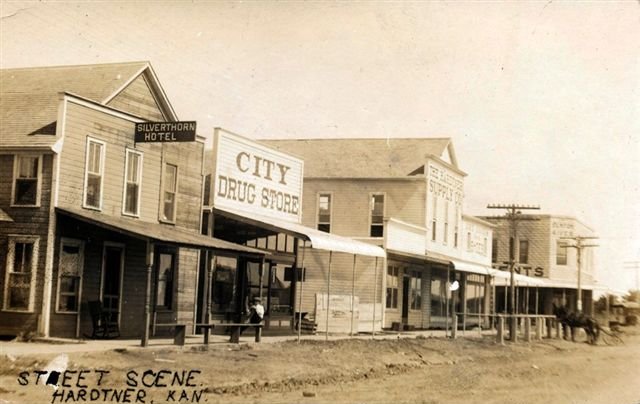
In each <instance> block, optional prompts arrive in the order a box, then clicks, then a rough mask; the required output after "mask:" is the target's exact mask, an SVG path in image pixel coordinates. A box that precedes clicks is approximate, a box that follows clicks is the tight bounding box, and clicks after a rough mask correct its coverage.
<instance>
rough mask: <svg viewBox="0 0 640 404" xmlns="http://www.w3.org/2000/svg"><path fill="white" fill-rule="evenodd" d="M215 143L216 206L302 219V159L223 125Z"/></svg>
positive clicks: (218, 130)
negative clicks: (239, 134) (224, 127)
mask: <svg viewBox="0 0 640 404" xmlns="http://www.w3.org/2000/svg"><path fill="white" fill-rule="evenodd" d="M214 147H215V149H214V152H215V153H216V163H215V172H214V188H213V189H214V191H213V194H214V198H213V205H214V207H216V208H220V209H225V208H227V209H231V210H234V211H240V212H246V213H249V214H258V215H262V216H268V217H272V218H278V219H282V220H286V221H289V222H295V223H300V221H301V218H302V206H301V203H302V173H303V165H304V163H303V161H302V160H300V159H297V158H295V157H292V156H289V155H287V154H284V153H281V152H279V151H277V150H274V149H270V148H268V147H265V146H263V145H261V144H258V143H256V142H253V141H251V140H249V139H245V138H243V137H241V136H238V135H235V134H232V133H229V132H226V131H223V130H221V129H217V130H216V132H215V135H214ZM249 216H250V215H249Z"/></svg>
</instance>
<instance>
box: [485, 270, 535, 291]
mask: <svg viewBox="0 0 640 404" xmlns="http://www.w3.org/2000/svg"><path fill="white" fill-rule="evenodd" d="M489 271H490V274H491V276H492V277H493V278H494V281H493V282H494V285H496V286H509V282H510V279H511V273H510V272H508V271H501V270H499V269H490V270H489ZM513 277H514V281H515V284H516V286H538V287H541V286H543V285H544V282H543V280H542V279H540V278H534V277H531V276H526V275H521V274H518V273H514V274H513ZM498 280H500V282H497V281H498Z"/></svg>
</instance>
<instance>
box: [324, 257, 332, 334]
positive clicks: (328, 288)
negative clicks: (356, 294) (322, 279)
mask: <svg viewBox="0 0 640 404" xmlns="http://www.w3.org/2000/svg"><path fill="white" fill-rule="evenodd" d="M332 257H333V251H329V273H328V274H327V333H326V334H325V336H324V340H325V341H329V306H330V304H331V258H332Z"/></svg>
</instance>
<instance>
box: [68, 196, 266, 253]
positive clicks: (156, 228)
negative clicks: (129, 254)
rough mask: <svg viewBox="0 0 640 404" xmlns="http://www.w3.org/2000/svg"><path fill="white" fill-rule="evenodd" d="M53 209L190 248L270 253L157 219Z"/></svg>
mask: <svg viewBox="0 0 640 404" xmlns="http://www.w3.org/2000/svg"><path fill="white" fill-rule="evenodd" d="M56 211H57V212H58V213H60V214H63V215H66V216H69V217H71V218H74V219H77V220H81V221H83V222H87V223H90V224H93V225H96V226H99V227H102V228H105V229H107V230H111V231H115V232H118V233H124V234H127V235H129V236H131V237H135V238H138V239H143V240H155V241H160V242H164V243H170V244H177V245H179V246H184V247H192V248H206V249H213V250H222V251H233V252H238V253H244V254H251V255H260V256H264V255H269V253H267V252H265V251H261V250H258V249H255V248H251V247H245V246H243V245H240V244H235V243H231V242H228V241H224V240H220V239H217V238H213V237H209V236H204V235H201V234H198V233H195V232H190V231H188V230H184V229H180V228H176V227H173V226H167V225H163V224H160V223H151V222H144V221H141V220H138V219H128V218H121V217H117V216H108V215H105V214H103V213H101V212H97V211H92V210H84V209H73V208H66V207H65V208H59V207H58V208H56Z"/></svg>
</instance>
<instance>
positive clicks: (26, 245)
mask: <svg viewBox="0 0 640 404" xmlns="http://www.w3.org/2000/svg"><path fill="white" fill-rule="evenodd" d="M37 257H38V238H37V237H30V236H25V237H16V238H9V248H8V251H7V275H6V279H5V290H4V308H5V310H20V311H30V310H33V291H34V288H35V270H36V265H35V264H36V261H37Z"/></svg>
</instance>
